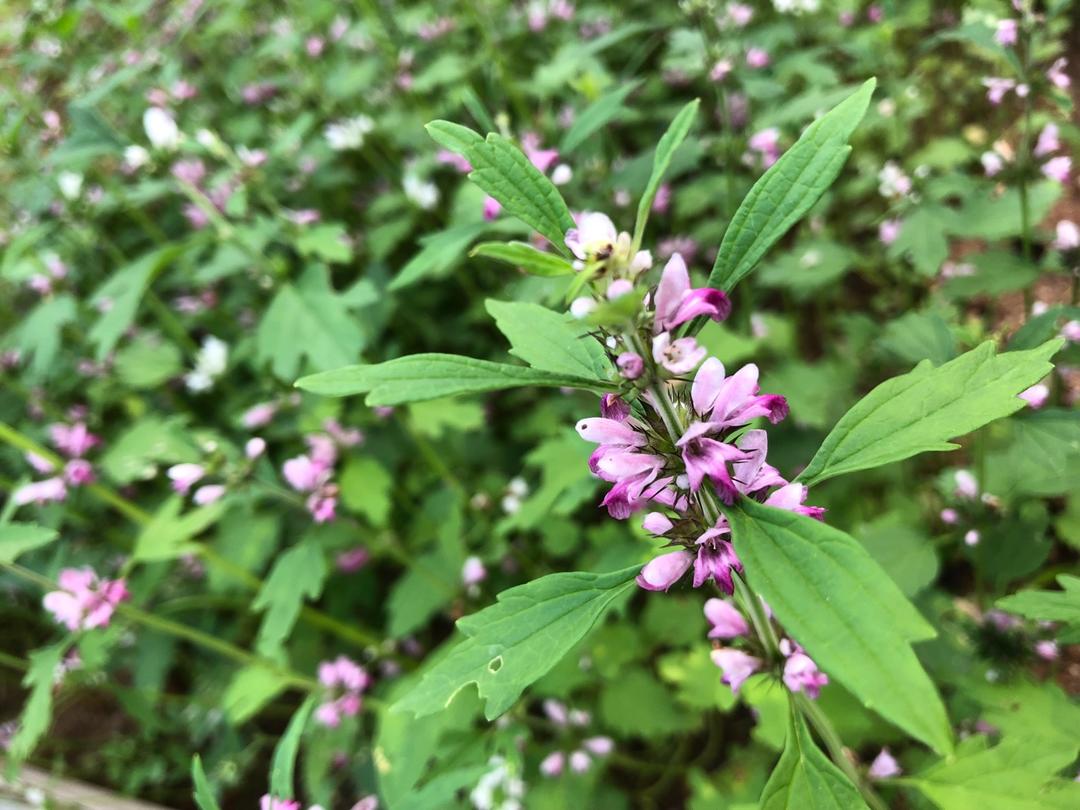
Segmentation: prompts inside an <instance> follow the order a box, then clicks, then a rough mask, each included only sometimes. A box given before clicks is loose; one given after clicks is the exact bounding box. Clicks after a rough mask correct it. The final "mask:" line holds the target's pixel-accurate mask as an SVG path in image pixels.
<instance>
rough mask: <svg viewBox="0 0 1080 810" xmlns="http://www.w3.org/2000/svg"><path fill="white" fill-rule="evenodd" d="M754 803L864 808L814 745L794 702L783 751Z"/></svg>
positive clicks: (764, 808)
mask: <svg viewBox="0 0 1080 810" xmlns="http://www.w3.org/2000/svg"><path fill="white" fill-rule="evenodd" d="M758 804H759V806H760V807H761V810H866V802H864V801H863V799H862V796H860V795H859V791H858V789H857V788H856V787H855V786H854V785H853V784H851V781H850V780H849V779H848V778H847V777H846V776H844V774H843V772H842V771H841V770H840V769H839V768H838V767H836V765H834V764H833V763H832V761H831V760H830V759H829V758H828V757H827V756H825V754H823V753H822V752H821V749H819V748H818V747H817V744H816V743H815V742H814V740H813V738H812V737H811V736H810V731H809V729H807V727H806V721H805V720H803V718H802V715H801V714H799V712H798V711H796V709H795V706H794V704H792V706H791V711H790V712H789V721H788V730H787V740H786V742H785V743H784V752H783V753H782V754H781V755H780V761H779V762H777V763H776V767H775V768H774V769H773V772H772V776H770V777H769V781H768V782H767V783H766V785H765V789H764V790H763V791H762V792H761V799H760V800H759V802H758Z"/></svg>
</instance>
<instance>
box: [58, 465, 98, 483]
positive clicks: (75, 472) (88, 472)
mask: <svg viewBox="0 0 1080 810" xmlns="http://www.w3.org/2000/svg"><path fill="white" fill-rule="evenodd" d="M94 478H95V476H94V468H93V466H92V465H91V464H90V462H89V461H87V460H86V459H84V458H73V459H71V461H69V462H68V463H67V464H65V465H64V480H65V481H66V482H67V483H69V484H71V486H73V487H81V486H83V485H84V484H90V483H93V481H94Z"/></svg>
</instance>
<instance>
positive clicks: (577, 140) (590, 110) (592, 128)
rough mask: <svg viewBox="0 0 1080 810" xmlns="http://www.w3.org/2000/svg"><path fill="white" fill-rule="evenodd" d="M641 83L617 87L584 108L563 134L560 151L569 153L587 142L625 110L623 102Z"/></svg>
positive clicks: (629, 83)
mask: <svg viewBox="0 0 1080 810" xmlns="http://www.w3.org/2000/svg"><path fill="white" fill-rule="evenodd" d="M640 85H641V81H640V80H637V81H632V82H628V83H626V84H624V85H623V86H622V87H617V88H615V89H614V90H612V91H611V92H610V93H606V94H605V95H602V96H600V98H598V99H597V100H596V101H594V102H593V103H592V104H590V105H589V106H588V107H586V108H585V109H584V110H582V111H581V112H580V113H579V114H578V115H577V116H576V117H575V118H574V123H573V124H571V125H570V129H568V130H566V132H565V133H564V134H563V139H562V143H561V144H559V151H560V152H562V153H563V154H569V153H570V152H573V151H574V150H575V149H577V148H578V147H579V146H581V144H583V143H585V141H587V140H588V139H589V137H590V136H591V135H592V134H593V133H595V132H598V131H599V130H600V129H601V128H603V127H604V126H605V125H606V124H607V123H608V122H609V121H611V120H612V119H613V118H615V117H616V116H617V115H619V114H620V113H621V112H622V111H623V102H624V101H626V97H627V96H629V95H630V94H631V93H633V92H634V91H635V90H637V88H638V87H639V86H640Z"/></svg>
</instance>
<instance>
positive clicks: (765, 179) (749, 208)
mask: <svg viewBox="0 0 1080 810" xmlns="http://www.w3.org/2000/svg"><path fill="white" fill-rule="evenodd" d="M875 84H876V81H875V80H874V79H870V80H868V81H867V82H866V83H865V84H863V86H862V87H861V88H859V90H857V91H856V92H855V93H853V94H852V95H851V96H849V97H848V98H847V99H845V100H844V101H842V102H841V103H840V104H838V105H837V106H836V107H834V108H833V109H832V110H830V111H829V112H828V113H826V114H825V115H823V116H822V117H821V118H819V119H818V120H817V121H815V122H814V123H812V124H811V125H810V126H808V127H807V128H806V131H805V132H803V134H802V136H801V137H800V138H799V140H798V141H796V142H795V145H794V146H792V147H791V148H790V149H789V150H788V151H787V152H785V153H784V154H783V156H782V157H781V158H780V159H779V160H778V161H776V163H774V164H773V165H772V167H770V168H769V170H768V171H767V172H765V174H764V175H763V176H762V177H761V179H759V180H758V181H757V182H756V183H755V184H754V187H753V188H751V189H750V193H749V194H747V195H746V199H744V200H743V202H742V204H741V205H740V206H739V210H737V211H736V212H735V216H734V217H732V219H731V224H730V225H728V229H727V231H726V232H725V233H724V239H723V241H722V242H721V243H720V251H719V252H718V253H717V255H716V262H715V264H714V265H713V269H712V273H711V274H710V276H709V285H708V286H710V287H718V288H720V289H722V290H727V291H730V290H731V288H732V287H734V286H735V285H736V284H737V283H738V282H739V281H740V280H741V279H742V278H743V277H744V276H746V274H747V273H749V272H750V271H751V270H753V269H754V265H756V264H757V263H758V261H759V260H760V259H761V257H762V256H764V255H765V252H766V251H767V250H768V249H769V248H771V247H772V246H773V245H774V244H775V243H776V242H777V240H779V239H780V237H782V236H783V235H784V234H785V233H787V231H788V229H789V228H791V226H792V225H794V224H795V223H796V222H798V221H799V219H800V218H802V216H803V214H805V213H806V212H807V211H809V210H810V208H811V206H813V204H814V203H816V202H817V201H818V198H819V197H821V195H822V194H824V193H825V190H826V189H827V188H828V187H829V186H830V185H831V184H832V182H833V180H835V179H836V176H837V175H838V174H839V173H840V169H841V168H843V165H844V163H845V162H846V161H847V157H848V154H849V153H850V152H851V147H850V146H848V139H849V138H850V137H851V134H852V133H853V132H854V131H855V127H857V126H858V124H859V122H860V121H861V120H862V118H863V115H865V114H866V108H867V106H868V105H869V104H870V96H871V95H873V92H874V86H875Z"/></svg>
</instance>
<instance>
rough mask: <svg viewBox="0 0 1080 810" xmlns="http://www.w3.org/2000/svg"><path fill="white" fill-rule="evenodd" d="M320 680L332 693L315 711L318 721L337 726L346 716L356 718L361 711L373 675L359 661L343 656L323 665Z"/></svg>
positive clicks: (331, 726) (320, 667) (321, 665)
mask: <svg viewBox="0 0 1080 810" xmlns="http://www.w3.org/2000/svg"><path fill="white" fill-rule="evenodd" d="M319 683H321V684H322V685H323V686H324V687H325V688H326V689H327V691H328V693H329V695H328V699H327V700H325V701H324V702H323V703H321V704H320V705H319V707H318V708H317V709H316V710H315V720H316V721H317V722H318V723H321V724H322V725H324V726H328V727H330V728H336V727H337V726H338V725H340V724H341V718H342V717H355V716H356V715H357V714H359V713H360V709H361V708H363V701H362V699H361V697H360V695H361V693H362V692H363V691H364V690H365V689H367V688H368V686H369V685H370V683H371V678H370V677H369V676H368V674H367V672H366V671H365V670H364V668H363V667H361V666H360V665H359V664H357V663H356V662H355V661H352V660H351V659H349V658H346V657H345V656H344V655H339V656H338V657H337V658H336V659H335V660H333V661H323V662H322V663H321V664H319Z"/></svg>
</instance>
